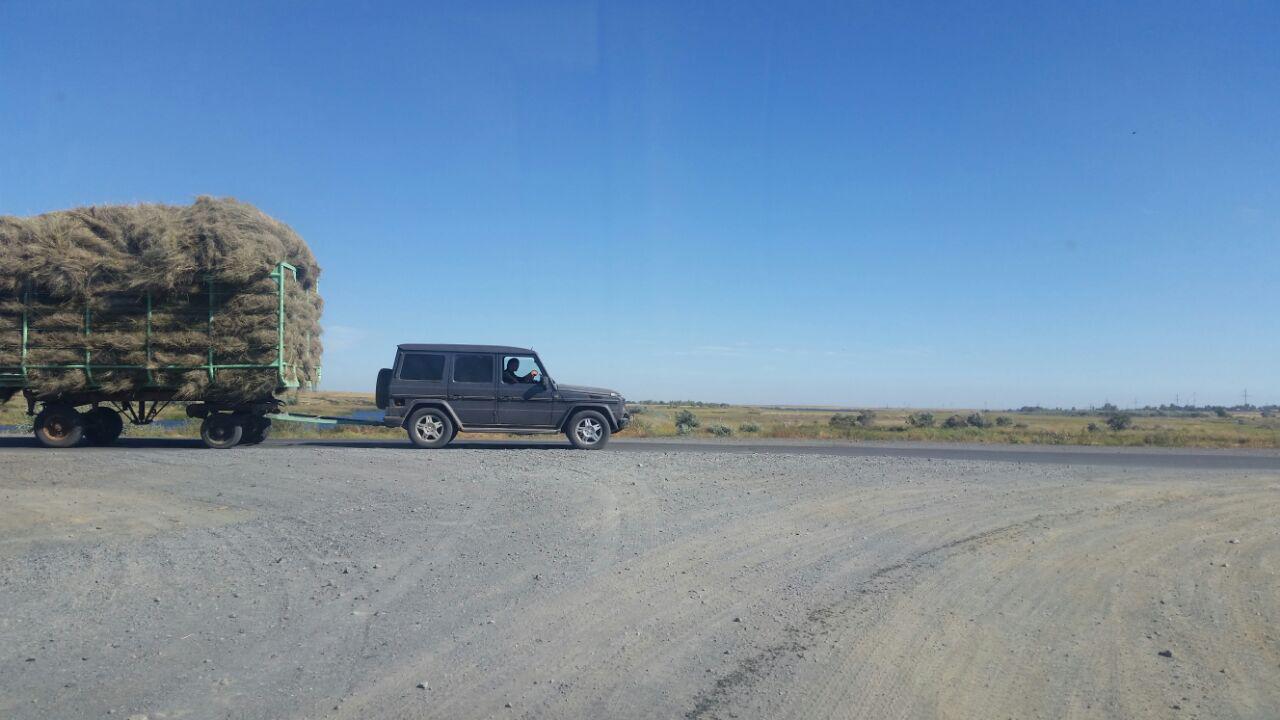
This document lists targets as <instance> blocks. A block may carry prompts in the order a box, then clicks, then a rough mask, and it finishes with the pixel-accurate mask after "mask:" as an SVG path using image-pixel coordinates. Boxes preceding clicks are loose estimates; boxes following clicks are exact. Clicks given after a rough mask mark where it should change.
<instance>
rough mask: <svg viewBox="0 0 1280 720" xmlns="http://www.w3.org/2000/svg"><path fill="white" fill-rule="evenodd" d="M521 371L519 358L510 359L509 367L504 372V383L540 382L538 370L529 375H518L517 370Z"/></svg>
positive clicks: (508, 360)
mask: <svg viewBox="0 0 1280 720" xmlns="http://www.w3.org/2000/svg"><path fill="white" fill-rule="evenodd" d="M519 369H520V360H519V358H508V359H507V367H506V369H505V370H503V371H502V382H504V383H507V384H515V383H536V382H538V371H537V370H536V369H535V370H530V371H529V374H528V375H517V374H516V370H519Z"/></svg>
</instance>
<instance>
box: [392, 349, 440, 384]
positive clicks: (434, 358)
mask: <svg viewBox="0 0 1280 720" xmlns="http://www.w3.org/2000/svg"><path fill="white" fill-rule="evenodd" d="M400 379H401V380H431V381H434V382H440V381H441V380H443V379H444V356H443V355H426V354H423V353H413V354H410V355H405V356H404V359H403V360H401V361H400Z"/></svg>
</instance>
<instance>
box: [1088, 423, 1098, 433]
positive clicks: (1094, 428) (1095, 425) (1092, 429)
mask: <svg viewBox="0 0 1280 720" xmlns="http://www.w3.org/2000/svg"><path fill="white" fill-rule="evenodd" d="M1085 429H1086V430H1088V431H1089V432H1091V433H1095V432H1102V426H1101V425H1099V424H1098V423H1095V422H1091V423H1089V426H1088V427H1087V428H1085Z"/></svg>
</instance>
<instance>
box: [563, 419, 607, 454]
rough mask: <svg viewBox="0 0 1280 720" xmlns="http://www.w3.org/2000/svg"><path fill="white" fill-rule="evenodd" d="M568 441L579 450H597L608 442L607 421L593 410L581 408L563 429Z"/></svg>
mask: <svg viewBox="0 0 1280 720" xmlns="http://www.w3.org/2000/svg"><path fill="white" fill-rule="evenodd" d="M564 434H565V435H567V436H568V437H569V442H570V443H573V446H574V447H576V448H578V449H579V450H599V449H600V448H602V447H604V446H605V445H606V444H608V442H609V436H610V435H611V434H612V433H611V431H610V430H609V421H608V420H606V419H605V417H604V415H601V414H600V413H598V412H596V411H595V410H583V411H582V412H580V413H578V414H576V415H574V416H573V419H572V420H570V421H569V427H568V429H567V430H565V433H564Z"/></svg>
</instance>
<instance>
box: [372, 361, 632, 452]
mask: <svg viewBox="0 0 1280 720" xmlns="http://www.w3.org/2000/svg"><path fill="white" fill-rule="evenodd" d="M377 403H378V407H379V408H380V409H383V410H385V411H386V413H385V415H384V416H383V424H385V425H387V426H388V427H403V428H404V429H405V430H406V431H408V433H409V441H410V442H412V443H413V444H414V445H416V446H418V447H426V448H437V447H443V446H445V445H447V444H448V443H449V441H450V440H452V439H453V437H454V436H455V435H456V434H457V433H458V432H500V433H519V434H527V433H564V434H565V435H566V436H568V438H569V442H571V443H573V445H574V446H575V447H578V448H583V449H590V450H594V449H598V448H601V447H604V445H605V443H607V442H608V441H609V436H610V435H612V434H613V433H615V432H617V431H618V430H621V429H623V428H625V427H626V426H627V423H628V422H630V416H629V415H628V413H627V405H626V401H625V400H624V399H623V398H622V395H620V394H619V393H617V392H614V391H612V390H605V389H603V388H591V387H581V386H577V385H562V384H560V383H557V382H556V381H555V380H552V379H551V377H550V376H549V375H548V374H547V370H546V367H544V366H543V364H542V360H541V359H540V358H539V357H538V354H537V353H535V352H534V351H533V350H530V349H528V348H518V347H507V346H502V345H401V346H399V348H398V350H397V351H396V360H395V364H394V365H393V366H392V367H390V368H386V369H383V370H381V371H380V372H379V373H378V385H377Z"/></svg>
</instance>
